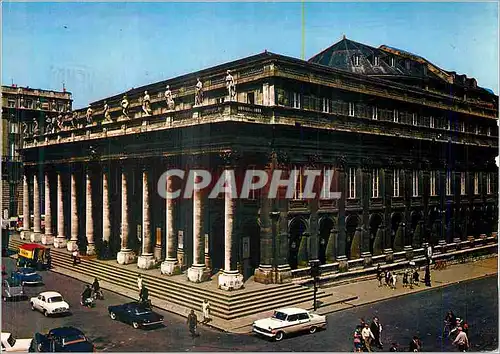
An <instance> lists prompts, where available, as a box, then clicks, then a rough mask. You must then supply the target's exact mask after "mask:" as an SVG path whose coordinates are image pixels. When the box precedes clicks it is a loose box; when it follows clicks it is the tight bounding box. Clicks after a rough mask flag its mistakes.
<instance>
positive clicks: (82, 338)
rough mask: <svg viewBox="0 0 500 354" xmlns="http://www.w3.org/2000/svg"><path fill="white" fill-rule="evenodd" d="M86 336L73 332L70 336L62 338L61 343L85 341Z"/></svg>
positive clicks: (68, 343)
mask: <svg viewBox="0 0 500 354" xmlns="http://www.w3.org/2000/svg"><path fill="white" fill-rule="evenodd" d="M86 340H87V338H85V336H84V335H83V334H74V335H71V336H67V337H65V338H64V339H63V345H70V344H75V343H80V342H85V341H86Z"/></svg>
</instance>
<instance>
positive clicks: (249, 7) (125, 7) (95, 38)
mask: <svg viewBox="0 0 500 354" xmlns="http://www.w3.org/2000/svg"><path fill="white" fill-rule="evenodd" d="M0 6H1V7H2V58H1V59H2V70H1V74H2V78H1V81H2V84H3V85H10V84H12V83H14V84H17V85H19V86H29V87H32V88H42V89H49V90H62V87H63V82H64V85H65V87H66V89H67V90H68V91H70V92H72V94H73V99H74V104H73V107H74V108H82V107H85V106H87V105H88V104H89V103H90V102H93V101H95V100H98V99H101V98H105V97H108V96H111V95H114V94H118V93H121V92H124V91H126V90H128V89H130V88H132V87H139V86H142V85H145V84H149V83H154V82H158V81H161V80H165V79H169V78H173V77H176V76H179V75H182V74H186V73H189V72H193V71H197V70H201V69H204V68H208V67H211V66H215V65H218V64H222V63H225V62H229V61H232V60H236V59H240V58H243V57H246V56H249V55H253V54H257V53H261V52H263V51H264V50H268V51H270V52H273V53H277V54H282V55H287V56H292V57H296V58H301V57H302V52H303V48H304V54H305V59H309V58H310V57H312V56H313V55H315V54H317V53H318V52H320V51H321V50H323V49H325V48H327V47H329V46H330V45H332V44H333V43H335V42H337V41H339V40H340V39H341V38H342V35H344V34H345V35H346V36H347V38H349V39H352V40H354V41H357V42H361V43H364V44H367V45H371V46H374V47H378V46H380V45H382V44H386V45H389V46H392V47H396V48H399V49H403V50H406V51H409V52H412V53H415V54H417V55H420V56H422V57H424V58H426V59H427V60H429V61H430V62H432V63H434V64H436V65H437V66H439V67H441V68H442V69H445V70H449V71H456V72H457V73H461V74H462V73H465V74H467V76H468V77H475V78H476V79H477V80H478V84H479V86H482V87H486V88H490V89H492V90H493V91H494V92H495V93H496V94H498V86H499V84H498V67H499V63H498V55H499V54H498V52H499V47H498V3H497V2H484V3H477V2H476V3H442V2H440V3H437V2H436V3H423V2H422V3H417V2H415V3H373V2H364V3H337V2H330V3H324V2H320V3H310V2H305V3H304V4H301V3H281V2H276V3H269V2H266V3H264V2H260V3H248V2H245V3H199V2H198V3H158V2H154V3H130V2H123V3H116V2H114V3H65V2H58V3H34V2H29V3H18V2H3V4H2V5H0ZM303 9H304V13H302V10H303ZM303 30H304V32H302V31H303ZM303 39H304V40H305V42H304V47H303V45H302V44H303V43H302V40H303Z"/></svg>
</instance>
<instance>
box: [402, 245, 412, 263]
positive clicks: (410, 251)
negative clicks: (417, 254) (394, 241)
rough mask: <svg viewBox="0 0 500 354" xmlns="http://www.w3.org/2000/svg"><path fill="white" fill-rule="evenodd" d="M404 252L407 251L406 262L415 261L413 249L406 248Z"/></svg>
mask: <svg viewBox="0 0 500 354" xmlns="http://www.w3.org/2000/svg"><path fill="white" fill-rule="evenodd" d="M404 251H405V257H406V260H407V261H411V260H412V259H413V247H411V246H405V247H404Z"/></svg>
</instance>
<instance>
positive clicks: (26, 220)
mask: <svg viewBox="0 0 500 354" xmlns="http://www.w3.org/2000/svg"><path fill="white" fill-rule="evenodd" d="M30 224H31V215H30V194H29V182H28V172H27V171H24V177H23V229H22V231H21V239H23V240H26V239H28V238H29V237H30V235H31V230H30Z"/></svg>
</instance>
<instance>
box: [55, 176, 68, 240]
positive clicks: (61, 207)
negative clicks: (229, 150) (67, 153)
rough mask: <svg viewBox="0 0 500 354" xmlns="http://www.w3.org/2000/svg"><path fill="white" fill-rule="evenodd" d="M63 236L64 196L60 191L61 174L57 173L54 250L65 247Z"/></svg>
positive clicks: (64, 237)
mask: <svg viewBox="0 0 500 354" xmlns="http://www.w3.org/2000/svg"><path fill="white" fill-rule="evenodd" d="M66 242H67V241H66V236H65V235H64V196H63V190H62V172H58V173H57V237H56V238H55V239H54V247H55V248H64V247H66Z"/></svg>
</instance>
